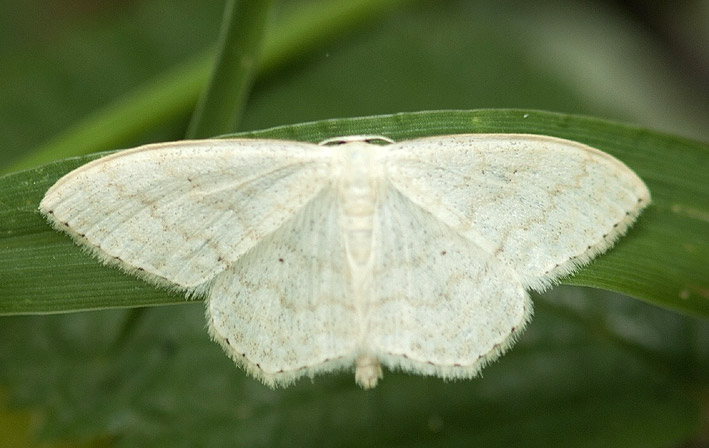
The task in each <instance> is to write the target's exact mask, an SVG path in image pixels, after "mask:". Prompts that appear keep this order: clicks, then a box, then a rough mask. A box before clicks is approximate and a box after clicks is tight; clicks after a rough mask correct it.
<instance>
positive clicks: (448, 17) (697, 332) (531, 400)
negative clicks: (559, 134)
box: [0, 0, 709, 447]
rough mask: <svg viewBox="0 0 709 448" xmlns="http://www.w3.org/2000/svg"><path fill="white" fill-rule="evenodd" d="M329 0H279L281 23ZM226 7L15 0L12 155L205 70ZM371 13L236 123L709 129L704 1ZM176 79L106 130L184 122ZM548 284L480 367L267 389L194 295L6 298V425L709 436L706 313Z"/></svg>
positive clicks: (33, 434) (518, 439) (623, 443)
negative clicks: (74, 308)
mask: <svg viewBox="0 0 709 448" xmlns="http://www.w3.org/2000/svg"><path fill="white" fill-rule="evenodd" d="M313 3H315V4H317V3H318V2H313V1H305V0H297V1H296V0H292V1H277V2H274V6H273V14H272V17H271V25H272V26H271V28H269V33H272V34H274V33H279V32H281V31H282V29H283V28H282V26H283V27H285V25H282V24H287V23H289V20H290V19H289V18H290V17H294V16H297V15H298V14H299V13H301V12H302V11H316V12H317V11H318V7H317V6H316V7H315V8H313ZM321 3H328V2H326V1H323V2H321ZM223 6H224V5H223V2H195V1H186V0H171V1H167V0H131V1H126V0H123V1H103V2H94V1H86V0H81V1H69V0H64V1H60V0H44V1H37V0H23V1H19V0H4V1H2V2H1V3H0V55H2V61H3V64H2V67H3V69H2V70H0V86H2V87H1V88H0V141H2V146H1V148H2V151H0V167H1V166H11V165H12V164H15V163H18V162H19V161H20V160H21V159H23V158H24V157H26V156H27V155H29V154H31V153H32V152H33V151H35V150H36V149H37V148H43V147H45V148H46V147H47V145H48V144H51V143H52V142H53V141H54V140H55V139H57V137H58V136H59V137H61V136H62V135H65V134H67V133H71V132H72V130H73V129H75V128H76V127H77V126H80V125H81V123H85V122H86V121H87V120H89V121H90V120H92V118H94V117H97V116H100V115H101V114H102V113H104V112H105V111H106V110H107V109H110V108H111V107H113V105H115V104H116V103H117V102H120V101H121V100H122V99H124V98H126V97H127V96H130V95H134V94H135V92H136V91H140V89H144V88H145V87H146V86H151V85H152V83H154V82H155V80H156V79H162V78H161V77H162V76H165V74H166V73H167V74H170V73H186V72H190V70H192V69H191V68H190V67H197V68H196V69H195V70H196V71H199V70H208V69H209V64H208V63H201V62H200V61H202V60H204V61H208V60H207V59H206V58H205V56H204V55H205V51H208V49H209V48H211V47H212V46H213V45H214V43H215V42H216V39H217V36H218V33H219V27H220V24H221V15H222V13H223ZM323 10H324V9H323ZM363 11H364V12H363V14H362V15H361V18H360V19H358V20H352V21H349V22H343V23H342V29H341V30H338V29H337V28H338V27H337V25H339V24H337V23H336V24H333V25H335V26H333V28H335V30H336V31H335V32H334V33H332V35H331V36H329V37H328V38H320V39H318V40H316V41H315V42H311V43H308V44H307V45H306V44H305V43H304V44H303V48H302V51H301V49H298V48H295V49H293V50H292V51H291V52H290V53H289V55H287V56H288V57H286V56H284V57H283V58H282V60H281V61H275V62H273V63H272V64H271V66H270V67H269V69H268V70H267V71H265V72H263V73H262V75H261V76H260V77H259V78H258V79H257V80H256V83H255V85H254V89H253V91H252V93H251V96H250V98H249V100H248V103H247V105H246V108H245V111H244V115H243V120H242V122H241V124H240V127H239V130H254V129H261V128H265V127H270V126H277V125H283V124H290V123H300V122H305V121H311V120H319V119H326V118H338V117H352V116H362V115H373V114H382V113H394V112H404V111H418V110H429V109H478V108H508V107H512V108H530V109H543V110H549V111H555V112H564V113H574V114H584V115H592V116H597V117H602V118H607V119H612V120H617V121H621V122H628V123H634V124H637V125H640V126H644V127H647V128H651V129H655V130H660V131H666V132H670V133H674V134H678V135H681V136H686V137H690V138H693V139H697V140H703V141H706V140H708V139H709V127H707V122H708V118H709V82H708V81H709V79H708V73H709V5H708V3H707V2H706V1H704V2H702V1H689V0H685V1H677V2H650V1H642V0H636V1H611V0H608V1H585V2H584V1H539V2H528V1H499V2H493V1H488V2H482V1H412V0H409V1H405V0H398V1H387V0H381V1H380V2H379V4H378V5H377V6H369V7H367V6H365V7H363ZM195 61H196V62H195ZM178 85H179V80H178ZM183 90H184V92H186V93H185V97H184V98H181V99H180V101H176V104H177V106H175V107H173V108H170V109H169V113H162V114H156V116H155V117H154V118H153V119H151V120H145V121H142V122H140V123H137V124H136V125H135V126H133V127H131V128H130V131H127V132H123V133H121V134H120V135H118V136H116V137H115V138H112V139H111V140H110V141H102V140H101V138H100V136H98V137H96V140H97V141H100V142H102V143H101V144H98V145H96V147H95V150H107V149H118V148H125V147H130V146H134V145H137V144H141V143H147V142H153V141H164V140H175V139H180V138H182V137H183V136H184V133H185V128H186V125H187V123H188V121H189V118H190V114H191V111H192V107H193V105H194V101H195V100H196V93H195V94H192V93H190V92H193V91H194V92H198V90H197V89H194V88H192V87H191V84H189V83H187V82H185V86H184V89H183ZM148 107H150V106H148ZM154 107H155V109H159V108H160V105H159V104H155V105H154ZM149 115H150V114H148V116H149ZM108 125H109V126H110V123H109V124H108ZM116 125H117V126H118V123H116ZM97 132H100V131H97ZM65 156H67V154H58V155H57V156H56V158H59V157H65ZM535 304H536V316H535V319H534V321H533V323H532V324H531V325H530V328H529V330H528V331H527V333H525V335H524V336H523V338H522V339H521V340H520V342H519V343H518V345H517V346H516V347H515V348H514V349H513V350H512V351H511V352H510V353H509V354H507V355H505V356H504V357H502V358H501V360H500V361H499V362H497V363H495V364H494V365H492V366H490V367H489V368H487V369H486V370H485V371H484V377H483V378H481V379H477V380H473V381H469V382H457V383H451V384H445V383H442V382H441V381H440V380H437V379H427V378H414V377H409V376H407V375H402V374H398V373H394V372H386V376H385V379H384V381H383V383H382V384H381V386H380V387H378V388H377V389H376V390H375V391H373V392H369V393H363V392H361V391H360V390H358V389H356V388H355V387H354V386H353V384H352V378H351V375H350V374H349V373H343V374H340V375H333V376H329V377H327V376H326V377H319V378H316V379H315V382H314V383H313V384H311V383H310V382H309V381H307V380H305V381H301V382H300V383H298V385H296V386H295V387H293V388H289V389H287V390H279V391H271V390H269V389H266V388H265V387H264V386H262V385H260V384H259V383H257V382H255V381H254V380H252V379H250V378H247V377H245V376H244V374H243V372H241V371H239V370H236V369H235V368H234V367H233V365H232V363H231V361H229V360H228V359H227V357H225V356H224V355H223V354H222V352H221V349H220V348H219V347H218V346H217V345H216V344H213V343H211V342H210V341H209V339H208V337H207V334H206V331H204V319H203V308H202V303H201V302H199V303H192V304H185V305H181V306H172V307H157V308H150V309H147V310H145V311H144V312H143V313H142V315H141V316H140V318H137V319H133V318H132V317H133V316H134V315H135V314H134V312H133V311H130V310H128V311H121V310H111V311H96V312H85V313H76V314H67V315H55V316H18V317H2V318H0V446H10V447H19V446H55V445H58V446H76V445H77V444H82V445H85V446H165V445H167V444H170V445H172V446H224V445H239V446H289V445H290V446H299V445H306V444H307V445H332V444H339V445H347V446H361V445H388V446H404V445H406V446H412V445H413V446H415V445H423V446H433V445H438V446H452V445H472V444H478V445H477V446H510V445H515V446H540V447H541V446H549V445H551V444H561V445H562V446H589V447H591V446H594V447H595V446H599V447H600V446H603V447H609V446H619V447H633V446H637V447H651V446H656V447H670V446H672V447H701V446H709V430H708V428H709V417H708V415H709V411H708V409H709V405H708V402H709V394H708V393H707V384H709V379H708V378H707V375H708V372H709V325H708V324H707V322H706V321H702V320H700V319H697V318H692V317H686V316H683V315H679V314H676V313H672V312H670V311H667V310H663V309H660V308H656V307H653V306H651V305H647V304H645V303H642V302H639V301H637V300H633V299H630V298H627V297H623V296H619V295H616V294H611V293H608V292H604V291H599V290H586V289H581V288H571V287H560V288H556V289H554V290H553V291H551V292H550V293H547V294H545V295H544V297H543V298H537V297H535ZM117 341H118V342H117ZM38 441H39V442H38ZM38 443H41V445H37V444H38Z"/></svg>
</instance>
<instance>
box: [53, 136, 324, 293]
mask: <svg viewBox="0 0 709 448" xmlns="http://www.w3.org/2000/svg"><path fill="white" fill-rule="evenodd" d="M330 159H331V157H330V149H329V148H327V147H320V146H316V145H313V144H308V143H299V142H289V141H278V140H249V139H239V140H228V139H225V140H195V141H181V142H175V143H163V144H155V145H147V146H142V147H138V148H135V149H132V150H127V151H122V152H118V153H115V154H112V155H110V156H107V157H103V158H101V159H97V160H95V161H93V162H91V163H88V164H86V165H83V166H81V167H80V168H78V169H76V170H74V171H72V172H70V173H68V174H67V175H65V176H64V177H63V178H61V179H60V180H59V181H57V183H56V184H54V185H53V186H52V187H51V188H50V189H49V190H48V191H47V193H46V195H45V197H44V199H43V200H42V202H41V204H40V210H41V212H42V213H43V214H44V215H45V216H46V217H47V219H48V220H49V221H50V223H51V224H52V225H53V226H54V227H55V228H57V229H58V230H61V231H64V232H66V233H68V234H69V235H70V236H71V237H72V238H73V239H74V240H75V241H76V242H77V243H79V244H80V245H82V246H84V247H85V248H87V249H88V250H89V251H90V252H91V253H92V254H93V255H94V256H96V257H97V258H99V259H100V260H101V261H103V262H105V263H108V264H114V265H118V266H119V267H121V268H123V269H124V270H126V271H128V272H129V273H133V274H137V275H139V276H141V277H144V278H145V279H147V280H150V281H153V282H154V283H157V284H162V285H164V286H170V287H178V288H181V289H185V290H188V291H194V290H195V289H198V288H199V287H200V285H205V284H206V283H207V282H208V281H209V280H210V279H212V278H213V277H214V276H215V275H217V274H218V273H219V272H222V271H223V270H224V269H226V268H227V267H228V266H229V265H230V264H232V263H233V262H234V261H235V260H237V259H238V258H239V257H241V256H242V255H243V254H244V253H245V252H246V251H248V250H249V249H250V248H252V247H253V246H254V245H256V244H257V243H258V242H259V241H260V240H262V239H263V238H264V237H265V236H266V235H268V234H269V233H271V232H273V231H274V230H275V229H277V228H278V227H279V226H281V225H282V224H283V223H284V222H285V221H286V220H288V219H289V218H290V217H292V216H293V215H294V214H295V213H296V212H297V211H298V210H299V209H300V208H301V207H302V206H303V205H305V204H306V203H308V202H309V201H310V200H311V199H312V198H313V197H314V196H315V195H316V194H317V193H318V192H319V191H320V190H321V189H322V188H323V186H324V185H325V184H326V183H327V182H328V180H329V176H330V172H329V170H330Z"/></svg>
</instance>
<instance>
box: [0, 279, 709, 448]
mask: <svg viewBox="0 0 709 448" xmlns="http://www.w3.org/2000/svg"><path fill="white" fill-rule="evenodd" d="M564 289H565V290H564V291H558V290H555V291H556V292H559V293H560V294H558V297H554V295H553V294H551V295H550V294H547V295H546V297H545V298H543V299H542V298H539V297H535V298H534V302H535V304H536V316H535V319H534V320H533V321H532V323H531V324H530V326H529V328H528V330H527V331H526V333H525V334H524V335H523V336H522V338H521V339H520V341H519V342H518V343H517V345H516V347H515V348H514V349H513V350H511V351H510V352H509V353H508V354H506V355H505V356H503V357H502V358H501V359H500V360H499V361H498V362H496V363H494V364H492V365H490V366H488V367H487V368H486V369H485V371H484V372H483V377H482V378H478V379H475V380H471V381H459V382H443V381H440V380H439V379H437V378H425V377H417V376H409V375H405V374H400V373H396V372H391V371H386V372H385V376H384V379H383V381H382V382H381V383H380V385H379V386H377V388H376V389H374V390H372V391H368V392H363V391H361V390H359V389H358V388H357V387H356V386H355V385H354V379H353V375H352V372H342V373H340V374H334V375H323V376H318V377H316V378H315V379H314V380H313V381H312V382H310V381H308V380H307V379H306V380H301V381H299V382H298V383H297V384H296V385H294V386H291V387H289V388H287V389H279V390H270V389H268V388H266V387H265V386H263V385H262V384H260V383H258V382H257V381H255V380H253V379H251V378H248V377H246V376H245V374H244V373H243V371H240V370H238V369H236V368H235V366H234V364H233V363H232V362H231V360H229V359H228V357H226V356H225V355H224V353H223V352H222V350H221V348H220V347H219V346H218V345H217V344H215V343H213V342H212V341H210V340H209V338H208V336H207V334H206V331H205V330H204V309H203V307H202V306H200V305H201V304H191V305H188V306H179V307H160V308H151V309H147V310H145V312H144V313H143V315H142V318H141V319H140V320H139V322H138V323H137V324H136V325H135V326H134V327H133V330H132V331H131V332H130V335H129V336H128V337H126V338H125V339H124V340H123V343H122V344H121V345H119V346H116V344H115V340H116V339H117V338H119V337H120V335H121V334H123V326H124V321H125V320H126V319H127V318H128V316H127V315H126V313H127V312H126V311H121V310H112V311H101V312H91V313H73V314H68V315H58V316H15V317H5V318H3V324H2V326H0V365H2V366H3V368H2V369H0V384H7V385H9V386H10V387H11V390H12V396H13V403H14V404H15V405H17V406H23V407H38V406H41V407H42V409H43V410H44V412H43V413H42V414H41V415H42V422H43V424H42V426H41V428H42V431H41V433H40V434H39V435H40V436H42V437H44V438H49V439H70V440H86V439H87V438H91V437H94V438H95V437H98V436H104V437H105V436H106V435H109V436H113V437H112V440H113V441H114V443H115V446H118V447H135V446H141V447H148V446H180V447H181V446H185V447H187V446H215V447H216V446H244V447H253V446H264V447H266V446H268V447H271V446H284V447H288V446H427V447H446V446H484V447H492V448H494V447H509V446H524V447H526V448H529V447H531V448H534V447H540V448H542V447H544V448H546V447H549V446H573V447H580V448H585V447H588V448H597V447H619V448H620V447H622V448H635V447H637V448H664V447H667V446H678V445H679V444H680V443H681V442H683V441H685V440H687V438H688V437H690V436H691V435H692V434H696V432H697V431H698V427H699V416H700V413H699V408H698V405H699V403H698V401H699V397H698V396H697V395H696V394H692V393H691V391H687V390H686V385H687V384H695V385H696V384H697V383H698V382H699V381H700V378H701V377H702V375H706V372H708V371H709V366H707V359H706V358H704V359H703V361H701V358H700V359H697V358H695V357H694V356H696V354H697V353H701V352H702V351H703V352H704V353H706V351H707V350H708V349H709V345H708V344H707V341H709V337H707V336H709V325H703V326H700V325H697V324H696V323H693V322H692V321H690V320H688V319H686V318H683V317H682V316H679V315H677V314H675V313H671V312H668V311H665V310H661V309H658V308H656V307H648V306H644V304H642V303H640V302H638V301H636V300H632V299H628V298H625V299H623V298H618V297H605V296H603V295H598V294H591V295H585V294H577V293H578V288H576V289H575V290H576V293H574V292H573V291H569V289H571V288H564ZM629 325H630V327H629ZM694 338H696V339H694ZM619 340H620V343H619ZM690 345H692V349H691V350H688V349H687V348H688V347H689V346H690ZM698 360H699V361H701V363H698V362H697V361H698ZM38 366H41V368H38ZM683 383H684V384H683Z"/></svg>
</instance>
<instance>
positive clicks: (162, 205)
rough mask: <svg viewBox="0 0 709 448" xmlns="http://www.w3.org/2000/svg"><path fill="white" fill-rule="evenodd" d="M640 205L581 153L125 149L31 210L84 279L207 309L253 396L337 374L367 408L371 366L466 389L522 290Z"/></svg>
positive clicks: (514, 144)
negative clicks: (77, 250)
mask: <svg viewBox="0 0 709 448" xmlns="http://www.w3.org/2000/svg"><path fill="white" fill-rule="evenodd" d="M375 141H378V143H383V142H388V143H390V144H374V142H375ZM649 203H650V193H649V191H648V189H647V187H646V186H645V184H644V183H643V182H642V180H641V179H640V178H639V177H638V176H637V175H636V174H635V173H633V171H631V170H630V169H629V168H628V167H627V166H625V165H624V164H623V163H621V162H620V161H618V160H616V159H615V158H613V157H611V156H610V155H608V154H605V153H603V152H601V151H598V150H596V149H593V148H590V147H588V146H585V145H582V144H579V143H575V142H571V141H567V140H561V139H558V138H552V137H544V136H538V135H516V134H471V135H449V136H440V137H428V138H421V139H417V140H410V141H403V142H399V143H393V142H391V141H390V140H387V139H385V138H383V137H372V136H358V137H343V138H338V139H333V140H329V141H327V142H323V144H321V145H314V144H309V143H300V142H294V141H280V140H249V139H238V140H237V139H235V140H198V141H182V142H175V143H165V144H156V145H147V146H141V147H139V148H135V149H131V150H127V151H122V152H118V153H115V154H112V155H109V156H107V157H104V158H101V159H98V160H95V161H93V162H91V163H88V164H86V165H84V166H82V167H80V168H78V169H76V170H74V171H72V172H70V173H69V174H67V175H66V176H64V177H63V178H61V179H60V180H59V181H58V182H57V183H56V184H54V185H53V186H52V187H51V188H50V189H49V191H48V192H47V193H46V195H45V197H44V199H43V200H42V202H41V204H40V210H41V212H42V213H43V214H44V215H45V216H46V217H47V219H48V220H49V222H50V223H51V224H52V225H53V226H54V227H55V228H57V229H59V230H62V231H64V232H66V233H68V234H69V235H70V236H71V237H72V238H73V239H74V240H75V241H76V242H77V243H79V244H81V245H82V246H83V247H85V248H87V249H88V250H89V251H90V252H91V253H92V254H93V255H95V256H96V257H97V258H99V259H100V260H101V261H102V262H104V263H107V264H111V265H117V266H119V267H120V268H122V269H123V270H125V271H126V272H128V273H130V274H135V275H138V276H139V277H141V278H143V279H145V280H148V281H150V282H152V283H154V284H157V285H159V286H162V287H168V288H173V289H178V290H181V291H184V292H186V294H188V295H190V296H192V295H204V296H206V306H207V313H206V314H207V321H208V325H209V330H210V333H211V335H212V337H213V338H214V339H215V340H217V341H218V342H219V343H220V344H221V345H222V347H223V348H224V350H226V352H227V353H228V354H229V356H231V358H233V359H234V361H235V362H236V363H237V364H238V365H239V366H241V367H243V368H244V369H246V371H247V372H249V373H250V374H251V375H253V376H255V377H256V378H258V379H259V380H261V381H263V382H264V383H266V384H268V385H269V386H278V385H287V384H290V383H292V382H293V381H295V380H296V379H297V378H299V377H302V376H309V377H313V376H314V375H316V374H319V373H323V372H329V371H333V370H339V369H343V368H352V367H354V370H355V380H356V381H357V383H358V384H359V385H360V386H362V387H364V388H365V389H366V388H372V387H374V386H376V384H377V381H378V380H379V379H380V378H381V377H382V369H381V365H382V364H383V365H385V366H387V367H388V368H390V369H400V370H403V371H406V372H411V373H416V374H422V375H435V376H439V377H442V378H445V379H452V378H471V377H473V376H475V375H476V374H477V373H478V372H479V371H480V369H481V368H482V367H484V366H485V365H486V364H487V363H489V362H490V361H492V360H494V359H495V358H497V357H498V356H499V355H500V354H501V353H502V352H504V351H505V350H507V349H508V348H509V347H510V346H511V345H512V344H513V343H514V341H515V340H516V339H517V337H518V336H519V334H520V333H521V332H522V330H523V329H524V327H525V325H526V323H527V322H528V321H529V319H530V317H531V314H532V304H531V302H530V299H529V296H528V294H527V292H526V290H527V289H530V288H531V289H534V290H537V291H542V290H544V289H546V288H547V287H548V286H550V285H551V284H552V283H553V282H554V281H555V280H556V279H558V278H559V277H562V276H564V275H567V274H569V273H571V272H572V271H574V270H575V269H576V268H578V267H580V266H582V265H584V264H587V263H588V262H589V261H590V260H591V259H592V258H593V257H595V256H596V255H598V254H599V253H601V252H604V251H605V250H607V249H608V248H609V247H610V246H611V245H612V244H613V243H614V242H615V240H616V239H617V238H618V237H619V236H621V235H622V234H624V233H625V232H626V230H627V229H628V227H629V226H630V225H631V224H632V223H633V221H634V220H635V218H636V217H637V216H638V215H639V213H640V212H641V211H642V209H643V208H645V207H646V206H647V205H648V204H649Z"/></svg>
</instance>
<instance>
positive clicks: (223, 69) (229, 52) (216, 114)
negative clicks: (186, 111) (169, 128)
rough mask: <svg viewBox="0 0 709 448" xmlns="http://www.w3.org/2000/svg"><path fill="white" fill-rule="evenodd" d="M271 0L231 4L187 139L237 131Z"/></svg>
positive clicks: (225, 13) (228, 6)
mask: <svg viewBox="0 0 709 448" xmlns="http://www.w3.org/2000/svg"><path fill="white" fill-rule="evenodd" d="M270 6H271V0H258V1H237V0H228V1H227V2H226V10H225V11H224V19H223V23H222V31H221V36H220V39H219V46H218V51H217V57H216V61H215V64H214V68H213V70H212V75H211V78H210V81H209V83H208V84H207V87H206V89H205V90H204V92H202V95H201V97H200V99H199V102H198V103H197V107H196V109H195V111H194V114H193V115H192V121H191V122H190V126H189V128H188V130H187V138H207V137H211V136H214V135H219V134H226V133H227V132H233V131H235V130H236V125H237V123H238V122H239V118H241V114H242V112H243V108H244V104H245V103H246V98H247V96H248V92H249V89H250V88H251V83H252V81H253V78H254V75H255V74H256V69H257V68H258V62H259V54H260V50H261V42H262V41H263V35H264V29H265V26H266V18H267V16H268V11H269V9H270Z"/></svg>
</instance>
